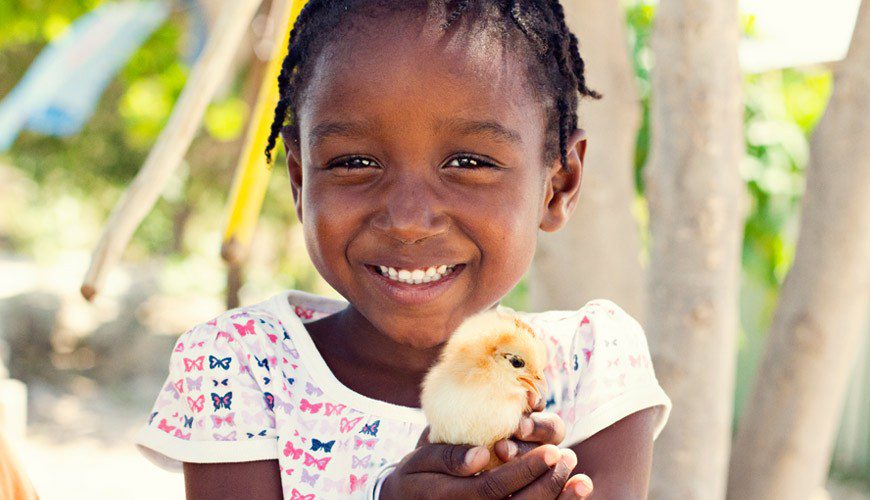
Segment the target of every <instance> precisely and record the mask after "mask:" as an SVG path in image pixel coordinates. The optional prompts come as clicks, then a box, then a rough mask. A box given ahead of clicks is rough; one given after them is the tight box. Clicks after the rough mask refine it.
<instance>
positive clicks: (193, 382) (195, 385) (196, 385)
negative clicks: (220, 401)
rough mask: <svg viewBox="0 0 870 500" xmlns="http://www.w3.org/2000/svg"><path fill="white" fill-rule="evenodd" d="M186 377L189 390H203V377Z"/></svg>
mask: <svg viewBox="0 0 870 500" xmlns="http://www.w3.org/2000/svg"><path fill="white" fill-rule="evenodd" d="M184 378H186V379H187V392H190V391H201V390H202V377H197V378H195V379H193V378H187V377H184Z"/></svg>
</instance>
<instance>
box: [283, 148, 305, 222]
mask: <svg viewBox="0 0 870 500" xmlns="http://www.w3.org/2000/svg"><path fill="white" fill-rule="evenodd" d="M284 138H285V139H286V136H285V137H284ZM282 142H283V143H284V152H285V153H286V156H287V173H288V174H289V177H290V190H291V191H292V192H293V204H294V206H295V208H296V218H297V219H299V223H302V154H301V153H300V151H299V145H298V144H295V143H294V142H293V141H287V140H284V141H282ZM288 142H289V144H288Z"/></svg>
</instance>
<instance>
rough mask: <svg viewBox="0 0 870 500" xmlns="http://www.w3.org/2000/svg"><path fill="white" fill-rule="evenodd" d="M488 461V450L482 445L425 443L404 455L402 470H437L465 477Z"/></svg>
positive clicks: (408, 472)
mask: <svg viewBox="0 0 870 500" xmlns="http://www.w3.org/2000/svg"><path fill="white" fill-rule="evenodd" d="M488 463H489V450H487V449H486V448H484V447H483V446H475V447H474V448H472V447H470V446H461V445H453V444H425V445H423V446H421V447H419V448H417V449H416V450H414V451H412V452H411V453H410V454H409V455H408V456H407V457H406V459H405V464H404V466H403V467H402V472H403V473H405V474H413V473H417V472H437V473H440V474H449V475H451V476H460V477H465V476H471V475H474V474H477V473H478V472H480V471H481V470H483V468H484V467H486V464H488Z"/></svg>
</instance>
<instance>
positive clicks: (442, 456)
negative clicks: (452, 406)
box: [380, 432, 584, 499]
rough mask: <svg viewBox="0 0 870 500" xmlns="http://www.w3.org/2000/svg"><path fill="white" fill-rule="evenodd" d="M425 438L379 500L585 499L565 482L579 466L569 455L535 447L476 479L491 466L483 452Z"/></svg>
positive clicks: (387, 483) (390, 479)
mask: <svg viewBox="0 0 870 500" xmlns="http://www.w3.org/2000/svg"><path fill="white" fill-rule="evenodd" d="M426 434H427V433H425V432H424V434H423V437H421V439H420V441H421V444H420V446H419V447H418V448H417V449H416V450H414V451H412V452H411V453H409V454H408V455H406V456H405V458H404V459H403V460H402V461H401V462H399V464H398V465H397V466H396V469H395V470H394V471H393V472H392V473H391V474H390V475H389V476H388V477H387V479H386V480H385V481H384V484H383V486H382V488H381V496H380V498H382V499H396V498H402V499H404V498H468V499H501V498H506V497H508V496H509V495H510V496H511V497H512V498H519V499H526V498H528V499H537V498H559V499H572V498H581V499H582V498H584V497H582V496H580V495H577V494H576V488H575V483H574V482H570V481H569V478H570V475H571V471H572V470H573V469H574V467H575V466H576V465H577V455H575V454H574V452H573V451H571V450H567V449H566V450H560V449H558V448H557V447H556V446H553V445H544V446H539V447H537V448H536V449H534V450H530V451H528V452H527V453H525V454H523V456H521V457H515V459H514V460H512V461H511V462H510V463H505V464H503V465H501V466H499V467H496V468H494V469H492V470H489V471H486V472H482V473H480V474H478V473H479V472H480V471H481V470H482V469H483V468H484V467H486V465H487V464H488V463H489V451H488V450H487V449H486V448H484V447H480V446H478V447H474V448H470V447H468V446H458V445H447V444H430V443H428V440H426V439H425V436H426ZM575 482H576V480H575ZM566 484H567V486H568V487H567V489H566Z"/></svg>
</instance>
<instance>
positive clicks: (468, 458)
mask: <svg viewBox="0 0 870 500" xmlns="http://www.w3.org/2000/svg"><path fill="white" fill-rule="evenodd" d="M481 453H483V448H482V447H480V446H475V447H474V448H472V449H470V450H468V451H467V452H466V453H465V465H469V466H470V465H471V464H473V463H474V461H475V460H476V459H477V457H479V456H480V454H481Z"/></svg>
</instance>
